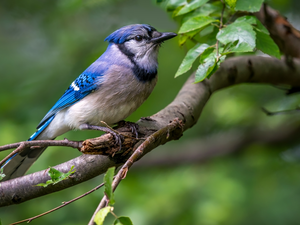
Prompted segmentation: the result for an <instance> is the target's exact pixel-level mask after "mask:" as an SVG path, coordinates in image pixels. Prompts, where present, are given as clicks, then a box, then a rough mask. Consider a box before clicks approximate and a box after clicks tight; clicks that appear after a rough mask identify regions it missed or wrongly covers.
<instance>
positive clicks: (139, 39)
mask: <svg viewBox="0 0 300 225" xmlns="http://www.w3.org/2000/svg"><path fill="white" fill-rule="evenodd" d="M134 39H135V40H136V41H138V42H140V41H142V40H143V37H142V36H141V35H136V36H135V37H134Z"/></svg>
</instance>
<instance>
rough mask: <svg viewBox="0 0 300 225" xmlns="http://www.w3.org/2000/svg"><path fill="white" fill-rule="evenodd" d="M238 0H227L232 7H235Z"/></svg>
mask: <svg viewBox="0 0 300 225" xmlns="http://www.w3.org/2000/svg"><path fill="white" fill-rule="evenodd" d="M236 1H237V0H225V2H226V4H227V5H228V6H229V7H230V9H232V10H233V9H234V8H235V5H236Z"/></svg>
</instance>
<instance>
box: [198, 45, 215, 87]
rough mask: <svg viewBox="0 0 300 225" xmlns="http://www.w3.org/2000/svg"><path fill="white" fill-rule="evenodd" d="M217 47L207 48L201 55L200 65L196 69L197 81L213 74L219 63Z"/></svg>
mask: <svg viewBox="0 0 300 225" xmlns="http://www.w3.org/2000/svg"><path fill="white" fill-rule="evenodd" d="M215 50H216V49H215V48H214V47H209V48H206V49H205V50H204V51H203V53H202V54H201V57H200V63H201V64H200V65H199V67H198V69H197V70H196V74H195V82H196V83H197V82H200V81H203V80H204V79H205V78H206V77H207V76H209V75H210V74H211V72H212V71H213V70H214V68H215V66H216V64H217V55H216V51H215Z"/></svg>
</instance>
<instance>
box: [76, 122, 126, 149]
mask: <svg viewBox="0 0 300 225" xmlns="http://www.w3.org/2000/svg"><path fill="white" fill-rule="evenodd" d="M101 123H103V124H104V125H105V127H101V126H95V125H90V124H87V123H84V124H81V125H80V126H79V129H80V130H100V131H103V132H105V133H110V134H111V135H112V136H113V137H114V138H115V141H116V144H117V145H119V146H120V150H121V148H122V139H123V137H122V134H120V133H119V132H118V131H116V130H114V129H113V128H111V127H110V126H109V125H107V124H106V123H105V122H103V121H101Z"/></svg>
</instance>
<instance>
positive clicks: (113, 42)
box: [1, 24, 177, 181]
mask: <svg viewBox="0 0 300 225" xmlns="http://www.w3.org/2000/svg"><path fill="white" fill-rule="evenodd" d="M175 36H177V34H176V33H173V32H159V31H157V30H156V29H155V28H154V27H152V26H150V25H148V24H132V25H127V26H124V27H121V28H120V29H118V30H116V31H114V32H113V33H111V34H110V35H109V36H108V37H107V38H105V40H104V41H107V42H108V47H107V49H106V51H105V52H104V53H103V54H102V55H101V56H100V57H99V58H98V59H97V60H96V61H95V62H93V63H92V64H91V65H90V66H89V67H88V68H87V69H86V70H85V71H84V72H83V73H81V74H80V75H79V77H77V79H75V80H74V81H73V82H72V83H71V85H70V86H69V87H68V89H67V90H66V91H65V92H64V94H63V95H62V97H61V98H60V99H59V100H58V101H57V102H56V103H55V104H54V106H53V107H52V108H51V109H50V110H49V111H48V113H47V114H46V115H45V116H44V118H43V119H42V120H41V122H40V123H39V124H38V126H37V131H36V132H35V133H34V134H33V135H31V137H30V138H29V139H28V141H32V140H52V139H55V138H56V137H58V136H60V135H62V134H64V133H66V132H68V131H70V130H73V129H78V130H83V129H96V130H97V129H98V130H103V129H102V128H103V122H102V121H104V122H105V123H106V124H108V125H113V124H116V123H118V122H119V121H122V120H124V119H126V118H127V117H128V116H129V115H130V114H131V113H133V112H134V111H135V110H136V109H137V108H138V107H139V106H140V105H141V104H142V103H143V102H144V101H145V100H146V99H147V98H148V96H149V95H150V93H151V92H152V90H153V88H154V87H155V85H156V83H157V67H158V61H157V56H158V51H159V48H160V46H161V44H162V43H163V42H164V41H166V40H168V39H171V38H174V37H175ZM105 131H106V130H105ZM44 150H45V147H39V148H34V149H31V148H25V149H24V150H23V151H22V152H20V153H16V154H14V155H13V156H12V157H10V158H9V159H8V160H7V161H6V162H5V163H4V164H3V166H2V167H1V169H3V173H4V174H5V177H4V178H3V179H2V181H5V180H9V179H13V178H16V177H20V176H23V175H24V174H25V173H26V172H27V170H28V169H29V168H30V166H31V165H32V164H33V163H34V162H35V161H36V160H37V159H38V157H39V156H40V155H41V154H42V153H43V151H44Z"/></svg>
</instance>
